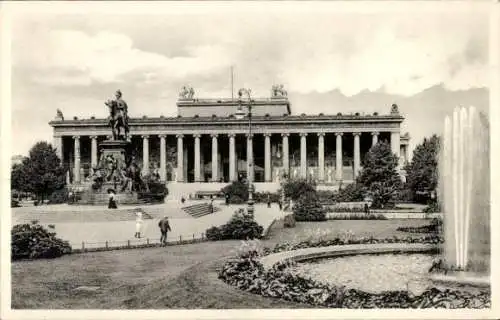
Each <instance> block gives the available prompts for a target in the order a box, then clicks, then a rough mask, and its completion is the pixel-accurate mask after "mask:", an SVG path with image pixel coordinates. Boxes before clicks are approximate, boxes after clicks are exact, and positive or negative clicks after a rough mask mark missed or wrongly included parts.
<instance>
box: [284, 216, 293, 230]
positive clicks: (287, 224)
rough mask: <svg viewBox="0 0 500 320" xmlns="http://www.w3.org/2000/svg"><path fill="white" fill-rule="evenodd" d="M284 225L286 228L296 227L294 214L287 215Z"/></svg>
mask: <svg viewBox="0 0 500 320" xmlns="http://www.w3.org/2000/svg"><path fill="white" fill-rule="evenodd" d="M283 225H284V227H285V228H295V225H296V222H295V217H294V216H293V214H288V215H286V216H285V218H284V222H283Z"/></svg>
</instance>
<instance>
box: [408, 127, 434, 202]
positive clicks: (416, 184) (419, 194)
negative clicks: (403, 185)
mask: <svg viewBox="0 0 500 320" xmlns="http://www.w3.org/2000/svg"><path fill="white" fill-rule="evenodd" d="M439 146H440V140H439V137H438V136H437V135H433V136H432V137H430V138H424V141H423V142H422V143H421V144H419V145H418V146H417V147H416V148H415V150H414V151H413V158H412V161H411V162H410V164H408V165H407V166H406V168H405V169H406V182H407V186H408V188H409V189H410V190H411V192H412V194H413V198H414V199H420V200H421V201H422V200H423V201H425V202H427V201H428V200H429V199H430V198H431V193H432V192H433V191H434V190H436V188H437V185H438V154H439Z"/></svg>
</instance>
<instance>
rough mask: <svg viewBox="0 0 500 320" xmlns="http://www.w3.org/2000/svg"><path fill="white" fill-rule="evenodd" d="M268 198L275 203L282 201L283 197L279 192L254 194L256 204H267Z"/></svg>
mask: <svg viewBox="0 0 500 320" xmlns="http://www.w3.org/2000/svg"><path fill="white" fill-rule="evenodd" d="M268 197H269V200H271V202H273V203H277V202H278V201H280V200H281V195H280V194H279V193H278V192H255V193H254V194H253V200H254V201H255V203H267V200H268Z"/></svg>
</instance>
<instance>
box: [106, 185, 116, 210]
mask: <svg viewBox="0 0 500 320" xmlns="http://www.w3.org/2000/svg"><path fill="white" fill-rule="evenodd" d="M108 195H109V202H108V209H117V208H118V206H117V205H116V200H115V191H114V190H113V189H108Z"/></svg>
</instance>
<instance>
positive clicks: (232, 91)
mask: <svg viewBox="0 0 500 320" xmlns="http://www.w3.org/2000/svg"><path fill="white" fill-rule="evenodd" d="M231 100H234V72H233V66H231Z"/></svg>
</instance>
